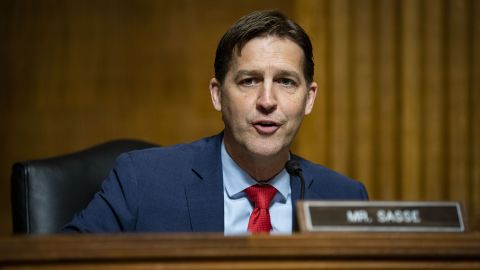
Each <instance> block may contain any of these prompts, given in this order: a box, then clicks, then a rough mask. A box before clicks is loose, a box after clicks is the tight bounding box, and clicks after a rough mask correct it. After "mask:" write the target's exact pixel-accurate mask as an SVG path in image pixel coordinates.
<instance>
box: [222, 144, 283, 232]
mask: <svg viewBox="0 0 480 270" xmlns="http://www.w3.org/2000/svg"><path fill="white" fill-rule="evenodd" d="M221 151H222V153H221V156H222V170H223V188H224V190H223V198H224V226H225V227H224V233H225V235H239V234H240V235H241V234H248V233H249V232H248V230H247V227H248V220H249V219H250V214H251V213H252V211H253V205H252V204H251V203H250V201H249V200H248V198H247V195H246V194H245V192H244V191H243V190H244V189H246V188H247V187H249V186H251V185H255V184H257V182H256V181H255V180H254V179H253V178H252V177H250V176H249V175H248V174H247V173H246V172H245V171H243V170H242V169H241V168H240V167H239V166H238V165H237V163H235V161H234V160H233V159H232V158H231V157H230V155H229V154H228V152H227V150H226V148H225V144H224V142H223V141H222V150H221ZM268 184H270V185H272V186H274V187H275V188H276V189H277V190H278V192H277V194H275V196H274V197H273V199H272V203H271V204H270V210H269V211H270V220H271V222H272V232H271V233H272V234H291V233H292V201H291V200H292V199H291V189H290V175H289V174H288V173H287V171H286V170H285V169H283V170H282V171H281V172H280V173H278V174H277V175H276V176H275V177H274V178H273V179H271V180H270V181H268Z"/></svg>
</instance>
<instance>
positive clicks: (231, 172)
mask: <svg viewBox="0 0 480 270" xmlns="http://www.w3.org/2000/svg"><path fill="white" fill-rule="evenodd" d="M221 156H222V170H223V185H224V187H225V190H226V192H227V195H228V197H230V198H232V199H234V198H239V197H242V196H244V193H243V190H244V189H246V188H248V187H249V186H252V185H255V184H257V181H255V180H254V179H253V178H252V177H250V175H248V173H246V172H245V171H244V170H243V169H242V168H240V166H238V164H237V163H236V162H235V161H234V160H233V159H232V157H231V156H230V154H228V152H227V149H226V148H225V142H224V141H223V140H222V147H221ZM268 184H270V185H272V186H274V187H275V188H276V189H277V190H278V193H279V194H280V195H282V197H283V198H282V200H286V199H287V198H288V196H289V193H290V175H289V174H288V173H287V171H286V170H285V169H283V170H282V171H280V173H278V174H277V175H276V176H275V177H274V178H273V179H271V180H270V181H268Z"/></svg>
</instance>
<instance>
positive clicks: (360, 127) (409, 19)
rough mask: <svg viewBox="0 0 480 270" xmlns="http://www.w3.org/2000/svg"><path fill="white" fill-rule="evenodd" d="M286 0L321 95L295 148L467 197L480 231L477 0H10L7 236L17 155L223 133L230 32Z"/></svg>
mask: <svg viewBox="0 0 480 270" xmlns="http://www.w3.org/2000/svg"><path fill="white" fill-rule="evenodd" d="M266 8H277V9H280V10H282V11H284V12H285V13H286V14H287V15H289V16H292V17H293V18H295V19H296V20H297V21H298V22H299V23H300V24H301V25H302V26H304V27H305V29H306V30H307V32H309V34H310V35H311V38H312V41H313V43H314V50H315V51H314V55H315V56H314V57H315V68H316V75H315V78H316V81H317V82H318V84H319V92H318V96H317V100H316V104H315V108H314V110H313V112H312V114H311V115H309V116H308V117H307V118H306V119H305V121H304V125H303V127H302V130H301V132H300V133H299V134H298V137H297V140H296V142H295V144H294V149H293V150H294V151H295V152H296V153H298V154H300V155H303V156H305V157H306V158H308V159H311V160H313V161H315V162H318V163H322V164H325V165H327V166H329V167H332V168H333V169H336V170H338V171H340V172H342V173H344V174H347V175H348V176H350V177H353V178H356V179H359V180H361V181H362V182H363V183H365V184H366V185H367V188H368V190H369V192H370V196H371V198H372V199H375V200H378V199H382V200H393V199H399V200H460V201H462V202H463V203H464V205H465V207H466V208H467V210H468V213H469V217H470V221H471V225H472V227H473V228H480V206H479V205H480V199H479V198H480V109H479V104H480V82H479V80H480V78H479V77H480V41H479V40H480V19H479V17H480V4H479V3H478V1H475V0H441V1H440V0H405V1H401V0H319V1H316V0H300V1H293V0H283V1H275V0H270V1H267V0H264V1H253V0H249V1H234V0H231V1H217V0H209V1H193V0H181V1H154V0H140V1H133V0H122V1H107V0H101V1H93V0H87V1H55V0H46V1H32V0H6V1H0V123H1V124H0V125H1V126H0V233H3V234H7V233H9V231H10V203H9V173H10V166H11V164H12V163H13V162H14V161H16V160H25V159H32V158H40V157H46V156H52V155H58V154H63V153H66V152H69V151H74V150H78V149H81V148H83V147H87V146H90V145H93V144H96V143H100V142H102V141H105V140H109V139H113V138H120V137H134V138H139V139H144V140H149V141H152V142H156V143H159V144H164V145H168V144H174V143H180V142H188V141H192V140H194V139H196V138H200V137H202V136H206V135H210V134H214V133H216V132H219V131H220V130H221V128H222V122H221V119H220V115H219V114H218V113H217V112H216V111H214V110H213V108H212V107H211V105H210V98H209V93H208V81H209V79H210V78H211V77H212V76H213V67H212V66H213V57H214V53H215V48H216V44H217V42H218V39H219V38H220V36H221V34H222V33H223V32H224V31H225V29H227V28H228V27H229V26H230V25H231V24H232V23H233V22H234V21H235V20H236V19H237V18H239V17H240V16H242V15H244V14H246V13H248V12H250V11H252V10H255V9H266Z"/></svg>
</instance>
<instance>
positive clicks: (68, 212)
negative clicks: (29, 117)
mask: <svg viewBox="0 0 480 270" xmlns="http://www.w3.org/2000/svg"><path fill="white" fill-rule="evenodd" d="M153 146H156V145H154V144H151V143H147V142H143V141H137V140H116V141H110V142H106V143H104V144H100V145H96V146H93V147H90V148H88V149H85V150H82V151H79V152H75V153H71V154H67V155H64V156H58V157H53V158H48V159H40V160H31V161H24V162H18V163H15V164H14V165H13V168H12V177H11V181H12V183H11V198H12V219H13V232H14V233H27V234H40V233H55V232H58V231H59V230H60V229H61V227H62V226H63V225H64V224H65V223H67V222H68V221H70V220H71V219H72V217H73V215H74V214H75V213H76V212H78V211H80V210H81V209H83V208H85V207H86V206H87V204H88V203H89V201H90V200H91V199H92V198H93V195H94V194H95V193H96V192H97V191H99V190H100V186H101V183H102V181H103V180H104V179H105V178H106V177H107V175H108V173H109V171H110V170H111V169H112V167H113V166H114V163H115V160H116V158H117V157H118V156H119V155H120V154H121V153H123V152H127V151H130V150H135V149H142V148H147V147H153Z"/></svg>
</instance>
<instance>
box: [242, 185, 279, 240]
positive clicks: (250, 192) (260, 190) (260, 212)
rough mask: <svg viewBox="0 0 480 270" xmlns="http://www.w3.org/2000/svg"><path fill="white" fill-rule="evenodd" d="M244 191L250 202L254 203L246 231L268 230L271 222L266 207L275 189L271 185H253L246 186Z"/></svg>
mask: <svg viewBox="0 0 480 270" xmlns="http://www.w3.org/2000/svg"><path fill="white" fill-rule="evenodd" d="M245 193H246V194H247V197H248V199H249V200H250V202H252V203H253V204H254V205H255V206H254V209H253V212H252V214H251V215H250V220H249V221H248V231H249V232H252V233H259V232H267V233H268V232H270V231H271V230H272V223H271V222H270V213H269V212H268V208H269V207H270V202H271V201H272V198H273V196H275V193H277V190H276V189H275V188H274V187H273V186H271V185H254V186H250V187H248V188H246V189H245Z"/></svg>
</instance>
